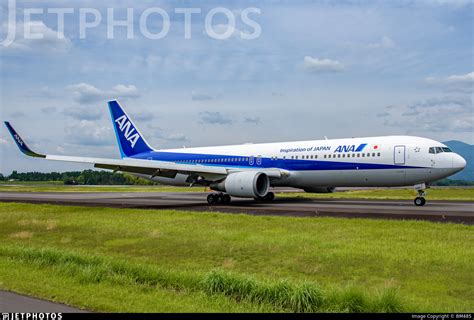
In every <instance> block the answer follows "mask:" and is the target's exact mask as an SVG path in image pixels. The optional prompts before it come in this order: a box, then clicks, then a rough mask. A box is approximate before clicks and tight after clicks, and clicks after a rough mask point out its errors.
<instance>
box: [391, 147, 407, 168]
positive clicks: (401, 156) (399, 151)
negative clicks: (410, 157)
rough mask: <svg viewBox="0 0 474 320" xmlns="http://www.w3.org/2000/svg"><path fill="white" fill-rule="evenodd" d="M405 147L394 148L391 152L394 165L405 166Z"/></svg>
mask: <svg viewBox="0 0 474 320" xmlns="http://www.w3.org/2000/svg"><path fill="white" fill-rule="evenodd" d="M405 149H406V148H405V146H395V147H394V150H393V157H394V163H395V164H398V165H402V164H405Z"/></svg>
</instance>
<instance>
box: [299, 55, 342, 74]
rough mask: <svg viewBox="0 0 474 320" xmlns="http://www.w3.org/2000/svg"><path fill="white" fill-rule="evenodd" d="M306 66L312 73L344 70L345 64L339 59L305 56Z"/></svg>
mask: <svg viewBox="0 0 474 320" xmlns="http://www.w3.org/2000/svg"><path fill="white" fill-rule="evenodd" d="M304 67H305V69H306V70H307V71H309V72H311V73H324V72H342V71H344V65H343V64H342V63H340V62H339V61H337V60H330V59H318V58H313V57H310V56H306V57H304Z"/></svg>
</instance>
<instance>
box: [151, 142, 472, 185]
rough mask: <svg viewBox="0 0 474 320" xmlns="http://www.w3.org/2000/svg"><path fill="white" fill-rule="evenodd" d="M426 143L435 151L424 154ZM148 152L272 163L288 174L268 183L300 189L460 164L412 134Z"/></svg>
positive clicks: (418, 175) (245, 164)
mask: <svg viewBox="0 0 474 320" xmlns="http://www.w3.org/2000/svg"><path fill="white" fill-rule="evenodd" d="M430 148H432V149H431V151H433V150H435V152H431V153H430ZM433 148H434V149H433ZM436 148H438V151H439V152H436ZM443 148H444V149H443ZM152 154H153V155H156V159H157V160H158V159H159V160H164V161H172V162H177V163H186V164H194V165H196V166H223V167H225V168H226V169H230V170H232V169H244V170H261V169H263V168H265V169H271V168H277V169H281V170H283V171H284V172H287V173H288V174H287V175H285V177H284V178H282V179H277V180H274V181H272V186H289V187H296V188H303V189H306V188H307V189H310V188H317V187H360V186H371V187H377V186H380V187H392V186H407V185H416V184H421V183H429V182H432V181H436V180H439V179H442V178H445V177H448V176H450V175H452V174H455V173H456V172H459V171H460V170H462V169H463V168H464V167H465V165H466V161H465V160H464V159H463V158H462V157H461V156H459V155H458V154H456V153H454V152H452V151H450V150H449V148H447V147H446V146H445V145H443V144H442V143H440V142H437V141H434V140H430V139H425V138H419V137H412V136H385V137H370V138H350V139H332V140H313V141H296V142H281V143H265V144H245V145H232V146H219V147H203V148H188V149H184V148H183V149H171V150H156V151H153V152H152ZM154 159H155V156H153V160H154ZM150 160H151V159H150ZM149 178H150V177H149ZM187 178H188V176H187V175H184V174H178V175H177V176H176V177H175V178H172V179H171V178H164V177H154V178H153V180H155V181H159V182H161V183H164V184H171V185H186V184H189V183H187V182H186V180H187Z"/></svg>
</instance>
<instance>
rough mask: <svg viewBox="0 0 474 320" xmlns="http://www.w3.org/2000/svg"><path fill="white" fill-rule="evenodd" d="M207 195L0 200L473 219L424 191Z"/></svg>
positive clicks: (467, 206) (468, 205)
mask: <svg viewBox="0 0 474 320" xmlns="http://www.w3.org/2000/svg"><path fill="white" fill-rule="evenodd" d="M206 195H207V193H203V192H180V193H178V192H157V193H151V192H128V193H127V192H90V193H80V192H77V193H76V192H67V193H19V192H18V193H17V192H0V201H2V202H27V203H49V204H60V205H81V206H95V207H113V208H146V209H182V210H194V211H215V212H225V213H247V214H254V215H278V216H298V217H318V216H334V217H346V218H361V217H364V218H384V219H417V220H430V221H439V222H457V223H465V224H474V203H473V202H453V201H430V200H429V197H428V201H427V204H426V205H425V206H424V207H415V206H414V205H413V201H412V200H343V199H302V198H294V199H291V198H287V199H281V198H282V197H284V194H281V195H277V199H275V200H274V201H273V202H269V203H268V202H266V203H262V202H255V201H254V200H247V199H236V198H234V199H232V203H231V204H230V205H218V206H209V205H208V204H207V202H206ZM279 198H280V199H279Z"/></svg>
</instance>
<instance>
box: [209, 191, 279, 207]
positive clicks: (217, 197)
mask: <svg viewBox="0 0 474 320" xmlns="http://www.w3.org/2000/svg"><path fill="white" fill-rule="evenodd" d="M273 199H275V194H274V193H273V192H269V193H267V195H266V196H265V197H261V198H256V199H255V200H257V201H264V202H266V201H272V200H273ZM230 201H231V197H230V196H229V195H228V194H226V193H222V192H219V193H211V194H209V195H208V196H207V203H209V204H210V205H211V206H212V205H216V204H225V205H227V204H230Z"/></svg>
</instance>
